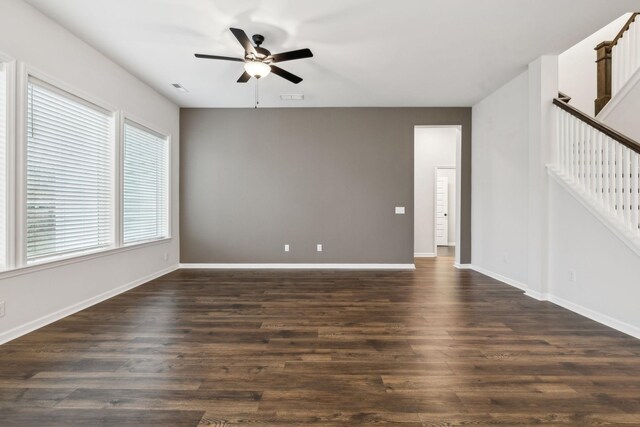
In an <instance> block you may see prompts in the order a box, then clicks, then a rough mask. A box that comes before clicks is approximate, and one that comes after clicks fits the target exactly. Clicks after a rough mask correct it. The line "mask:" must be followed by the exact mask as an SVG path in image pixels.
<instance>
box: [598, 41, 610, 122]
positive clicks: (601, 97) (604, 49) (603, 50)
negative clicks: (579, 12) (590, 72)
mask: <svg viewBox="0 0 640 427" xmlns="http://www.w3.org/2000/svg"><path fill="white" fill-rule="evenodd" d="M612 47H613V42H602V43H600V44H599V45H598V46H596V48H595V50H596V55H597V59H596V64H597V66H598V97H597V98H596V100H595V107H596V108H595V114H596V115H598V113H599V112H600V111H602V109H603V108H604V106H605V105H607V103H608V102H609V101H610V100H611V48H612Z"/></svg>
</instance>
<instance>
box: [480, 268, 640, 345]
mask: <svg viewBox="0 0 640 427" xmlns="http://www.w3.org/2000/svg"><path fill="white" fill-rule="evenodd" d="M471 269H473V270H474V271H477V272H478V273H482V274H484V275H485V276H489V277H491V278H492V279H495V280H498V281H500V282H503V283H506V284H507V285H510V286H514V287H516V288H518V289H522V290H524V291H525V295H526V296H528V297H531V298H534V299H536V300H538V301H550V302H552V303H554V304H555V305H558V306H560V307H562V308H566V309H567V310H569V311H573V312H574V313H578V314H579V315H581V316H584V317H586V318H587V319H591V320H593V321H595V322H598V323H601V324H603V325H605V326H608V327H610V328H613V329H615V330H617V331H620V332H623V333H625V334H627V335H631V336H632V337H635V338H639V339H640V328H639V327H637V326H634V325H631V324H629V323H626V322H623V321H620V320H617V319H614V318H613V317H611V316H607V315H606V314H602V313H599V312H597V311H595V310H592V309H590V308H587V307H583V306H581V305H579V304H576V303H573V302H571V301H568V300H565V299H563V298H560V297H557V296H555V295H553V294H549V293H542V292H538V291H534V290H532V289H529V288H528V287H527V285H525V284H524V283H521V282H518V281H517V280H513V279H509V278H508V277H505V276H502V275H500V274H497V273H493V272H491V271H488V270H485V269H484V268H481V267H478V266H476V265H471Z"/></svg>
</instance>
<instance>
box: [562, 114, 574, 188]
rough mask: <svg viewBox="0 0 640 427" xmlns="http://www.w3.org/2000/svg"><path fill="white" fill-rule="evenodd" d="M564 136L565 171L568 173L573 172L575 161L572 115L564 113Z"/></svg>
mask: <svg viewBox="0 0 640 427" xmlns="http://www.w3.org/2000/svg"><path fill="white" fill-rule="evenodd" d="M564 135H565V136H564V137H565V138H566V139H565V151H566V155H565V157H566V158H565V166H564V171H565V173H566V174H567V175H569V174H571V162H572V161H573V157H572V155H571V154H572V152H571V116H570V115H569V114H564Z"/></svg>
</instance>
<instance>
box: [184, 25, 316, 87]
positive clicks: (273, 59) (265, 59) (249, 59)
mask: <svg viewBox="0 0 640 427" xmlns="http://www.w3.org/2000/svg"><path fill="white" fill-rule="evenodd" d="M230 30H231V32H232V33H233V35H234V36H235V37H236V39H238V41H239V42H240V44H241V45H242V47H243V48H244V58H231V57H228V56H218V55H205V54H202V53H196V58H204V59H219V60H223V61H234V62H244V73H243V74H242V75H241V76H240V78H239V79H238V83H246V82H248V81H249V80H250V79H251V77H255V78H256V79H260V78H262V77H266V76H267V75H268V74H269V73H273V74H275V75H277V76H280V77H282V78H283V79H286V80H289V81H290V82H292V83H295V84H298V83H300V82H301V81H302V78H300V77H298V76H296V75H295V74H291V73H290V72H288V71H286V70H283V69H282V68H280V67H278V66H277V65H273V64H276V63H279V62H284V61H293V60H294V59H304V58H311V57H312V56H313V53H311V51H310V50H309V49H300V50H293V51H291V52H284V53H276V54H272V53H271V52H269V51H268V50H267V49H265V48H263V47H261V45H262V43H264V36H262V35H260V34H255V35H254V36H253V37H252V38H253V43H255V46H254V45H253V43H251V40H249V37H247V34H246V33H245V32H244V31H242V30H241V29H239V28H231V29H230Z"/></svg>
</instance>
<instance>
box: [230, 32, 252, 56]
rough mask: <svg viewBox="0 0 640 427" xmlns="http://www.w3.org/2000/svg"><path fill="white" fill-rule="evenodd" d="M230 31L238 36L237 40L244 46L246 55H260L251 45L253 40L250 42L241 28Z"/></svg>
mask: <svg viewBox="0 0 640 427" xmlns="http://www.w3.org/2000/svg"><path fill="white" fill-rule="evenodd" d="M230 30H231V32H232V33H233V35H234V36H236V38H237V39H238V41H239V42H240V44H241V45H242V47H243V48H244V51H245V52H246V53H253V54H254V55H257V54H258V53H257V52H256V48H255V47H254V46H253V43H251V40H249V37H248V36H247V33H245V32H244V31H242V30H241V29H239V28H230Z"/></svg>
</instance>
